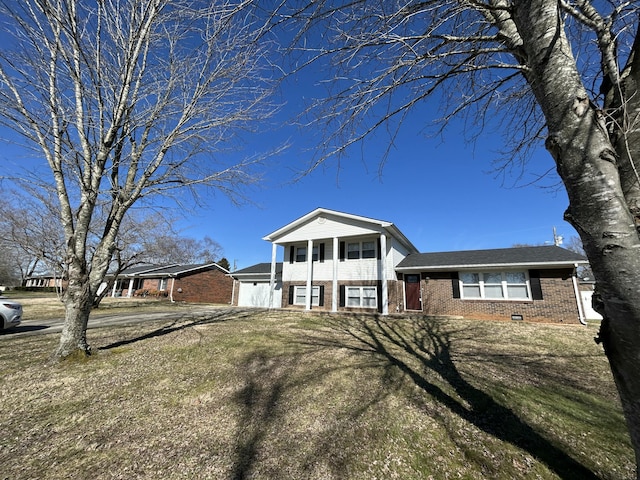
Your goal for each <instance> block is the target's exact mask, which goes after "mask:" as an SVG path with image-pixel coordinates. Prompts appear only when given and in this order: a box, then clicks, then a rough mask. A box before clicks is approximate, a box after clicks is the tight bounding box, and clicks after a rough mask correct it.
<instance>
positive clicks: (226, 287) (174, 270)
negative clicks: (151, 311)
mask: <svg viewBox="0 0 640 480" xmlns="http://www.w3.org/2000/svg"><path fill="white" fill-rule="evenodd" d="M233 282H234V281H233V279H232V278H231V277H230V276H229V272H228V271H227V270H226V269H224V268H222V267H221V266H220V265H218V264H217V263H205V264H198V265H192V264H190V265H182V264H177V265H165V266H161V267H158V266H143V267H142V266H139V267H133V268H130V269H127V270H125V271H123V272H122V273H121V274H120V275H118V278H117V279H116V280H115V282H114V284H113V288H112V292H111V296H114V297H116V296H124V297H132V296H135V295H145V296H147V295H152V296H162V297H167V298H169V299H170V300H171V301H175V302H200V303H220V304H227V305H228V304H230V303H231V299H232V295H233Z"/></svg>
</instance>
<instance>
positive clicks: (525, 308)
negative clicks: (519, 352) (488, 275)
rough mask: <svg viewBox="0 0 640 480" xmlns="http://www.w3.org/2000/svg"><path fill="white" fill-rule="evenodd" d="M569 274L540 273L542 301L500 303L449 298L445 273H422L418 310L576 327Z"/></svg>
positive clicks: (560, 271)
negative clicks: (517, 316)
mask: <svg viewBox="0 0 640 480" xmlns="http://www.w3.org/2000/svg"><path fill="white" fill-rule="evenodd" d="M571 274H572V269H555V270H540V285H541V287H542V295H543V299H542V300H530V301H504V302H501V301H492V300H463V299H460V298H453V288H452V284H451V274H450V273H449V272H425V273H423V274H422V282H421V285H422V308H423V311H424V312H425V313H426V314H429V315H460V316H463V317H467V318H477V319H494V320H496V319H497V320H511V315H513V314H517V315H522V316H523V317H524V320H526V321H530V322H562V323H579V314H578V306H577V303H576V297H575V292H574V289H573V281H572V278H571Z"/></svg>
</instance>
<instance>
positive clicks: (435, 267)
mask: <svg viewBox="0 0 640 480" xmlns="http://www.w3.org/2000/svg"><path fill="white" fill-rule="evenodd" d="M588 263H589V262H587V261H583V260H577V261H575V262H566V261H565V262H521V263H485V264H472V265H470V264H451V265H416V266H411V267H396V271H397V272H400V273H405V272H425V271H429V272H447V271H455V270H478V269H482V268H487V269H498V268H508V269H512V268H553V267H564V268H574V267H576V266H578V265H586V264H588Z"/></svg>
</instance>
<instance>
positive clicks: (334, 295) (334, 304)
mask: <svg viewBox="0 0 640 480" xmlns="http://www.w3.org/2000/svg"><path fill="white" fill-rule="evenodd" d="M339 249H340V239H339V238H338V237H333V283H332V284H331V311H332V312H337V311H338V262H339V261H340V258H339V256H340V254H339Z"/></svg>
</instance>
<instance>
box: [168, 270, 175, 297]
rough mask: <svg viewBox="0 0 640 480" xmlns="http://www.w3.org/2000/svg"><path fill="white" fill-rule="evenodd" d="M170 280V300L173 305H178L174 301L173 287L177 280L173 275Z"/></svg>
mask: <svg viewBox="0 0 640 480" xmlns="http://www.w3.org/2000/svg"><path fill="white" fill-rule="evenodd" d="M169 278H170V279H171V290H169V300H171V303H176V301H175V300H174V299H173V286H174V285H175V284H176V278H175V277H172V276H171V275H169Z"/></svg>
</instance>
